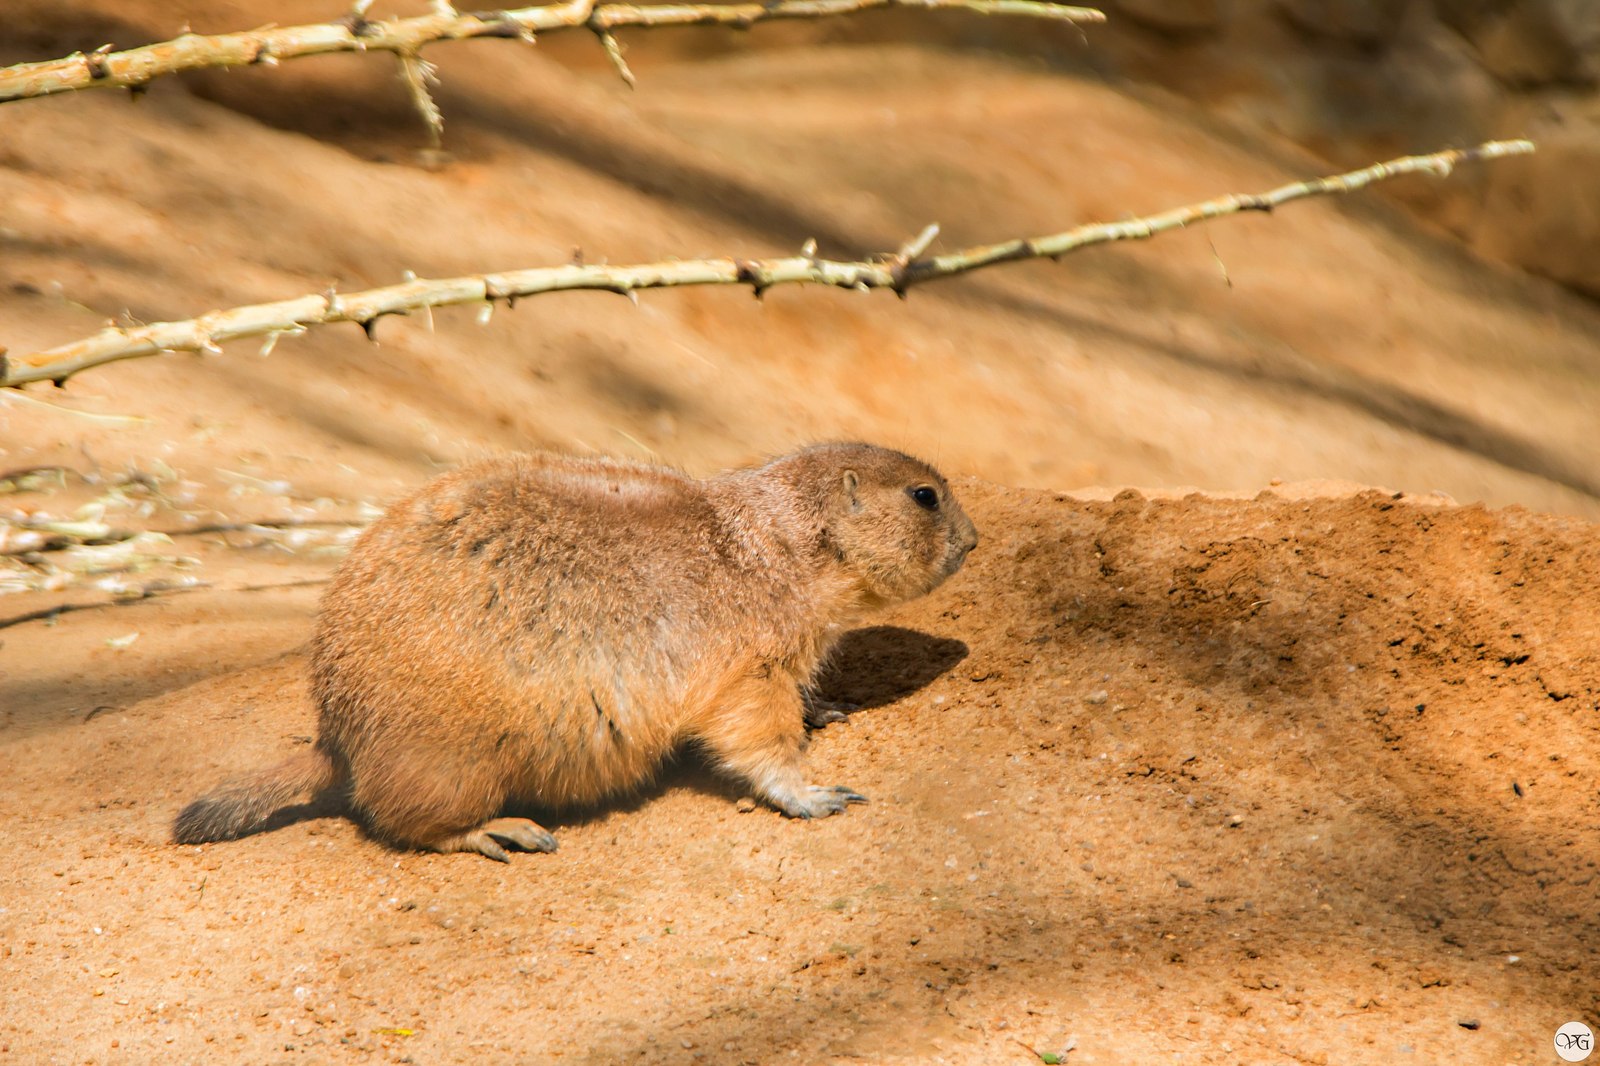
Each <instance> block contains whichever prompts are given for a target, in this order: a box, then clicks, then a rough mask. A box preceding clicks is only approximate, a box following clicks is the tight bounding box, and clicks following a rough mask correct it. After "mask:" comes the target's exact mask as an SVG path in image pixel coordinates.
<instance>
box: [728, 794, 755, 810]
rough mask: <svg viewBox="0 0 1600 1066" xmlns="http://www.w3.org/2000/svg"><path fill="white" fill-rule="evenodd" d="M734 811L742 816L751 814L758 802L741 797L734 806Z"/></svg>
mask: <svg viewBox="0 0 1600 1066" xmlns="http://www.w3.org/2000/svg"><path fill="white" fill-rule="evenodd" d="M733 807H734V810H736V811H738V812H739V813H740V814H749V813H750V812H751V811H753V810H755V809H756V801H755V800H753V799H751V798H750V797H749V796H740V797H739V801H738V802H737V803H735V804H734V805H733Z"/></svg>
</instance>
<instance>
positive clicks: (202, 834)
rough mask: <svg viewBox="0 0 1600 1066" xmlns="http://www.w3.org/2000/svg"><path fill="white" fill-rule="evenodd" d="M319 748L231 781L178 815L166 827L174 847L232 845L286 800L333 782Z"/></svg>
mask: <svg viewBox="0 0 1600 1066" xmlns="http://www.w3.org/2000/svg"><path fill="white" fill-rule="evenodd" d="M339 776H340V775H339V772H338V770H337V769H336V768H335V766H334V764H333V759H332V758H330V757H329V756H328V754H327V752H325V751H323V750H322V749H321V748H314V749H312V750H311V751H308V752H305V753H303V754H300V755H296V756H294V757H293V758H290V759H286V760H284V761H283V762H281V763H279V764H278V765H277V766H274V767H272V768H271V769H270V770H260V771H257V772H256V773H253V774H246V775H245V776H243V777H235V778H233V779H231V780H229V781H225V782H223V783H222V784H221V785H219V786H218V787H216V788H214V789H212V790H211V791H210V792H207V793H206V794H205V795H204V796H201V797H200V798H199V799H197V800H195V801H194V802H193V803H191V804H189V805H188V806H187V807H185V808H184V809H183V810H181V811H179V812H178V817H177V818H176V819H175V820H174V821H173V823H172V840H173V842H174V843H176V844H200V843H204V842H205V841H208V840H233V839H234V838H236V837H242V836H245V835H246V834H248V833H252V832H254V831H255V830H257V829H260V828H261V826H262V825H263V824H264V823H265V822H266V821H267V819H268V818H270V817H271V816H272V814H273V812H274V811H276V810H277V809H278V808H279V807H282V806H283V805H284V804H286V803H288V802H289V801H290V800H292V799H295V798H296V797H298V796H303V795H306V794H307V793H314V792H320V791H322V790H323V789H325V788H327V787H328V786H330V785H332V784H334V783H335V782H337V781H338V780H339Z"/></svg>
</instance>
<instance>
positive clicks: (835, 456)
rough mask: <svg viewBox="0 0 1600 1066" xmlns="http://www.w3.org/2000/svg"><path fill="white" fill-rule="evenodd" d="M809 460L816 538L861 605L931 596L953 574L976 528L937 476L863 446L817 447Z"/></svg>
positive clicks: (900, 457)
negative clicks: (819, 502) (818, 498)
mask: <svg viewBox="0 0 1600 1066" xmlns="http://www.w3.org/2000/svg"><path fill="white" fill-rule="evenodd" d="M799 454H800V455H801V456H804V457H805V458H806V459H807V460H809V461H810V462H811V463H814V464H815V466H814V467H813V470H814V473H815V474H816V475H817V476H818V478H819V480H820V482H821V484H820V485H818V488H820V489H821V492H822V498H823V508H822V518H823V535H824V537H825V539H826V541H827V544H828V546H829V547H830V548H831V549H832V550H833V553H834V555H835V556H836V557H837V558H838V560H839V562H840V563H841V564H842V565H843V567H844V569H845V570H846V571H847V572H848V573H850V574H851V575H852V576H853V577H855V578H856V580H857V581H858V582H859V584H860V587H861V590H862V592H863V594H864V595H865V597H866V599H867V600H868V605H869V606H887V605H889V604H893V603H901V602H904V601H905V600H910V599H915V598H916V597H918V596H922V595H924V594H926V593H929V592H932V591H933V590H934V589H935V588H937V587H938V586H939V585H940V584H941V583H942V582H943V581H944V580H945V578H947V577H949V576H950V575H951V574H953V573H955V572H956V571H957V570H959V569H961V564H962V563H963V562H965V561H966V558H967V553H968V552H970V551H971V550H972V549H973V548H975V547H976V546H977V544H978V530H977V527H976V526H974V525H973V524H972V519H970V518H968V517H967V512H966V511H964V510H962V509H961V504H959V503H958V502H956V498H955V497H954V496H953V495H951V492H950V486H949V485H948V484H947V483H946V482H945V479H944V477H943V476H941V475H940V473H939V471H937V470H935V469H934V468H933V467H931V466H929V465H928V464H927V463H924V462H922V461H921V460H920V459H913V458H912V457H911V456H909V455H905V454H903V453H901V452H897V451H892V450H890V449H888V448H879V447H877V446H875V445H871V444H822V445H817V446H816V447H814V448H807V449H806V450H805V451H804V452H801V453H799Z"/></svg>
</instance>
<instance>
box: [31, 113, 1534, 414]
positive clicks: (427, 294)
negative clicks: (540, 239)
mask: <svg viewBox="0 0 1600 1066" xmlns="http://www.w3.org/2000/svg"><path fill="white" fill-rule="evenodd" d="M1533 149H1534V146H1533V143H1532V142H1531V141H1490V142H1488V143H1487V144H1481V145H1479V146H1478V147H1476V148H1464V149H1452V150H1449V151H1443V152H1435V153H1433V154H1432V155H1418V156H1406V157H1404V158H1401V159H1393V160H1390V161H1389V162H1387V163H1375V164H1373V165H1372V166H1370V167H1366V168H1364V169H1361V170H1354V171H1350V172H1349V173H1347V174H1338V175H1334V176H1332V177H1326V178H1316V179H1313V180H1311V181H1300V182H1293V183H1291V184H1289V185H1283V186H1280V187H1279V188H1276V189H1273V190H1271V191H1269V192H1265V193H1260V194H1257V195H1237V196H1223V197H1219V198H1217V199H1215V200H1208V201H1206V202H1204V203H1199V204H1192V205H1190V206H1188V207H1180V208H1175V209H1173V210H1171V211H1165V212H1162V213H1161V214H1156V215H1150V216H1147V217H1144V218H1135V219H1129V220H1127V221H1124V222H1106V223H1096V224H1093V225H1087V226H1079V227H1077V228H1075V229H1070V230H1067V231H1065V232H1062V233H1056V234H1052V235H1050V236H1044V237H1030V238H1024V239H1018V240H1010V241H1004V242H1002V243H999V244H987V245H980V246H977V247H973V248H965V249H962V250H960V251H955V252H948V253H945V254H943V255H926V254H924V253H925V251H926V249H927V247H928V245H930V244H931V243H932V241H933V238H934V236H935V235H936V234H937V232H938V231H937V229H936V227H932V226H930V227H928V228H927V229H925V230H923V231H922V233H920V234H919V235H918V236H917V237H915V238H913V239H912V240H911V241H908V242H907V243H906V244H905V245H904V246H903V247H902V248H901V249H900V250H899V251H897V252H892V253H887V254H882V255H878V256H874V257H871V258H869V259H865V260H860V261H853V262H841V261H836V260H831V259H822V258H819V257H818V256H817V255H816V246H815V242H809V241H808V242H807V244H806V247H805V248H804V249H803V250H802V252H801V254H800V255H798V256H786V257H782V258H775V259H732V258H728V259H685V260H668V261H666V262H659V263H646V264H643V265H638V266H604V265H600V266H590V265H585V264H582V263H574V264H570V265H567V266H558V267H535V268H532V269H528V270H512V271H505V272H502V273H495V274H477V275H472V276H469V277H458V278H438V279H426V278H416V279H413V280H410V281H406V282H403V283H401V284H399V285H388V286H385V287H383V288H378V289H367V290H365V291H363V292H353V293H347V294H344V295H341V294H339V293H336V292H328V293H323V294H318V295H310V296H301V297H298V298H296V299H292V300H280V301H278V302H276V303H267V304H253V305H251V306H247V307H235V308H231V309H229V310H225V311H212V312H210V313H209V314H205V315H201V316H200V317H199V318H193V319H188V320H185V321H182V322H156V323H152V324H150V325H144V326H137V327H127V328H124V327H121V326H116V325H108V326H107V327H105V328H104V329H102V330H101V331H100V332H99V333H96V334H95V335H94V336H92V337H87V338H85V339H83V340H79V341H74V342H72V343H70V344H64V345H60V346H58V347H55V348H49V349H46V350H44V351H41V352H34V353H32V354H30V355H23V356H17V357H13V358H10V359H6V358H5V357H4V356H3V355H0V388H4V387H15V386H20V385H25V384H28V383H29V382H34V381H54V382H55V383H56V384H57V385H60V384H62V383H63V382H65V381H66V380H67V378H69V377H71V376H72V375H73V374H76V373H78V372H79V371H80V370H86V369H88V368H90V367H94V366H100V365H102V364H104V363H111V362H116V361H117V360H120V359H136V358H139V357H141V356H147V355H158V354H161V353H163V352H176V351H189V352H216V351H218V350H219V349H218V347H217V346H218V345H219V344H220V343H221V342H223V341H230V340H236V339H238V338H241V337H260V336H265V337H266V338H267V340H266V342H265V344H264V345H263V351H266V350H269V349H270V347H271V346H272V344H273V343H274V342H275V341H276V340H277V338H278V337H280V336H282V335H284V334H295V333H301V332H304V331H305V329H306V328H307V327H310V326H321V325H329V324H332V323H336V322H354V323H357V324H358V325H360V326H362V327H363V328H364V329H366V330H367V332H368V335H369V336H370V335H371V333H372V326H373V323H374V322H375V321H376V320H377V319H378V317H379V316H381V315H394V314H406V313H408V312H411V311H415V310H419V309H424V308H434V307H446V306H452V305H458V304H476V305H479V306H481V307H482V308H483V309H484V310H485V311H488V310H489V309H490V308H492V306H493V303H494V301H496V300H504V301H506V303H507V304H508V305H511V304H513V303H514V302H515V301H516V300H517V299H519V298H521V297H525V296H534V295H537V294H539V293H546V292H560V291H563V290H574V289H591V290H601V291H606V292H615V293H621V294H623V295H627V296H632V295H633V294H634V293H635V292H636V290H639V289H656V288H666V287H670V286H679V285H749V286H750V287H751V288H752V289H753V290H754V291H755V293H756V295H757V296H760V295H761V293H762V292H763V291H765V290H766V289H769V288H771V287H772V286H774V285H787V284H794V283H800V282H811V283H813V284H818V285H833V286H837V287H839V288H846V289H860V290H863V291H867V290H871V289H889V290H891V291H893V292H896V293H899V294H900V295H902V296H903V295H904V294H905V292H906V290H908V289H909V288H910V287H911V286H913V285H916V284H920V283H922V282H924V281H932V280H934V279H936V278H947V277H952V276H954V275H957V274H964V273H967V272H968V271H972V270H977V269H979V268H981V267H986V266H993V265H995V264H997V263H1008V262H1017V261H1020V260H1027V259H1041V258H1048V259H1055V258H1058V257H1059V256H1062V255H1065V254H1067V253H1068V252H1074V251H1077V250H1078V249H1080V248H1087V247H1089V246H1090V245H1095V244H1105V243H1108V242H1111V241H1126V240H1143V239H1145V238H1149V237H1154V236H1156V235H1157V234H1159V233H1164V232H1166V231H1167V230H1172V229H1180V228H1182V227H1184V226H1188V225H1191V224H1193V223H1198V222H1208V221H1210V220H1212V219H1216V218H1221V217H1223V216H1226V215H1233V214H1238V213H1240V212H1243V211H1271V210H1272V209H1273V208H1275V207H1277V206H1279V205H1280V204H1285V203H1288V202H1290V201H1291V200H1299V199H1303V198H1305V197H1310V196H1324V195H1331V194H1334V193H1347V192H1354V191H1355V190H1357V189H1361V188H1364V187H1365V186H1367V185H1371V184H1373V183H1374V182H1378V181H1384V180H1386V179H1389V178H1393V177H1398V176H1399V175H1402V174H1415V173H1426V174H1433V175H1435V176H1438V177H1447V176H1448V175H1449V174H1450V172H1451V170H1452V169H1454V168H1455V167H1456V166H1457V165H1458V164H1460V163H1465V162H1474V161H1478V160H1486V159H1499V158H1502V157H1504V156H1511V155H1523V154H1526V153H1528V152H1532V151H1533Z"/></svg>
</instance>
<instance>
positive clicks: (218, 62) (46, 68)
mask: <svg viewBox="0 0 1600 1066" xmlns="http://www.w3.org/2000/svg"><path fill="white" fill-rule="evenodd" d="M371 2H372V0H359V2H358V3H356V5H355V7H354V8H353V9H352V10H351V11H350V13H349V14H347V15H345V16H344V17H343V18H340V19H335V20H334V21H332V22H323V23H317V24H314V25H309V26H266V27H262V28H261V29H257V30H248V31H245V32H241V33H219V34H211V35H201V34H194V33H185V34H183V35H182V36H180V37H177V38H175V39H173V40H170V41H162V42H161V43H159V44H151V45H146V46H144V47H142V48H130V49H128V50H126V51H122V52H114V51H112V50H111V46H110V45H107V46H105V47H103V48H98V49H96V50H95V51H93V52H88V53H84V52H76V53H74V54H72V55H70V56H66V57H64V58H61V59H52V60H46V61H44V62H39V63H18V64H16V65H15V66H10V67H5V68H0V103H5V102H7V101H10V100H23V99H28V98H32V97H38V96H51V95H54V94H55V93H65V92H73V91H75V90H78V89H97V88H123V89H129V90H132V91H135V92H137V91H140V90H142V89H144V88H145V87H146V86H147V85H148V84H149V83H150V82H151V81H152V80H154V79H156V78H159V77H162V76H164V75H167V74H176V73H178V72H180V71H185V70H201V69H205V68H212V67H243V66H276V65H277V64H279V63H281V62H283V61H284V60H286V59H297V58H299V57H300V56H310V55H326V54H327V53H330V52H391V53H393V54H395V55H396V56H398V57H400V59H401V61H402V62H403V63H415V62H416V61H417V53H418V52H419V51H420V50H421V49H422V48H423V47H424V46H425V45H429V44H433V43H434V42H436V41H462V40H470V39H472V38H479V37H505V38H511V39H515V40H523V41H527V42H529V43H532V42H533V40H534V38H535V36H536V35H537V34H540V33H549V32H552V31H555V30H568V29H586V30H588V31H589V32H591V33H593V34H594V35H595V36H596V37H598V38H599V39H600V41H601V43H602V45H604V46H605V48H606V52H607V54H608V55H610V56H611V57H612V60H613V62H615V63H617V64H618V69H619V71H622V72H623V75H624V77H627V78H629V79H630V83H631V75H629V74H628V73H627V67H626V66H625V65H623V64H622V63H621V53H620V51H619V50H618V48H617V44H616V38H615V37H614V35H613V31H614V30H616V29H618V28H621V27H630V26H638V27H660V26H706V25H722V26H733V27H737V28H739V29H748V28H749V27H751V26H753V25H755V24H756V23H758V22H771V21H775V20H779V19H813V18H828V17H831V16H835V15H847V14H851V13H853V12H858V11H872V10H878V9H884V8H905V9H911V10H925V11H926V10H939V9H942V10H964V11H971V12H975V13H976V14H980V15H1003V16H1014V17H1021V18H1041V19H1048V20H1050V21H1054V22H1068V23H1089V22H1104V21H1105V15H1103V14H1102V13H1101V12H1099V11H1096V10H1095V9H1093V8H1087V7H1069V6H1067V5H1064V4H1056V3H1045V2H1039V0H769V2H766V3H742V4H741V3H735V4H649V5H636V4H627V3H602V2H598V0H568V2H566V3H557V4H549V5H545V6H539V7H519V8H512V9H510V10H506V11H485V12H480V13H477V14H465V15H463V14H460V13H458V12H457V11H456V10H455V9H454V8H453V7H452V6H451V5H450V4H449V3H448V2H447V0H435V2H434V5H433V7H434V10H433V13H432V14H429V15H419V16H417V17H415V18H392V19H377V20H374V19H368V18H367V17H366V11H367V8H368V7H369V6H370V4H371ZM405 76H406V78H407V81H408V84H410V85H411V87H412V90H413V92H415V91H416V87H417V79H415V78H414V77H413V73H412V71H411V70H409V69H408V70H406V71H405ZM424 95H425V93H424ZM424 114H425V115H426V108H424ZM432 128H434V127H433V125H432V123H430V129H432Z"/></svg>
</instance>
